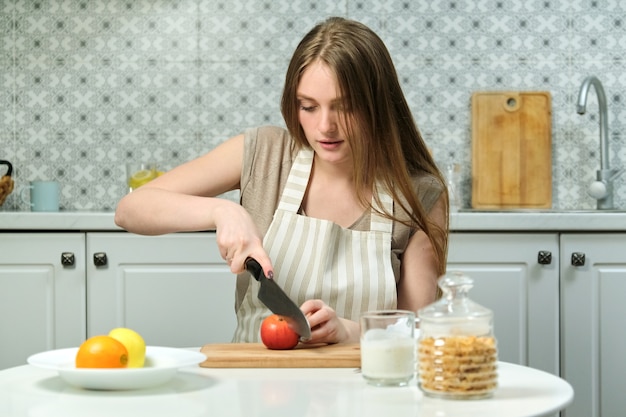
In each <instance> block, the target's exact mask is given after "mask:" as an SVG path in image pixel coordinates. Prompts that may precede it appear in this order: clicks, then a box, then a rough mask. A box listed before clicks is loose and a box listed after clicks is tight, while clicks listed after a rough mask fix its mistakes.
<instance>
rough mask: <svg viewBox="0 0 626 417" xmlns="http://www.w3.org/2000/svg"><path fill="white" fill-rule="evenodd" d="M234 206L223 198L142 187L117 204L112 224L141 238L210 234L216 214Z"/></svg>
mask: <svg viewBox="0 0 626 417" xmlns="http://www.w3.org/2000/svg"><path fill="white" fill-rule="evenodd" d="M233 205H237V204H236V203H234V202H232V201H230V200H226V199H222V198H213V197H201V196H193V195H186V194H180V193H174V192H170V191H167V190H163V189H159V188H154V187H147V186H144V187H142V188H140V189H137V190H135V191H133V192H132V193H130V194H128V195H126V196H125V197H124V198H122V199H121V200H120V202H119V204H118V207H117V210H116V212H115V224H117V225H118V226H120V227H122V228H124V229H125V230H128V231H129V232H133V233H137V234H143V235H159V234H165V233H174V232H191V231H202V230H213V229H215V226H216V212H223V211H225V210H228V209H229V207H231V206H233Z"/></svg>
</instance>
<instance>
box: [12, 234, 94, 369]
mask: <svg viewBox="0 0 626 417" xmlns="http://www.w3.org/2000/svg"><path fill="white" fill-rule="evenodd" d="M84 251H85V235H84V234H82V233H2V234H0V369H4V368H8V367H11V366H15V365H23V364H25V363H26V358H27V357H28V356H29V355H30V354H32V353H36V352H39V351H45V350H49V349H56V348H63V347H70V346H77V344H78V343H80V342H81V341H82V340H84V337H85V328H86V319H87V318H86V316H85V305H86V299H85V257H84V256H81V255H79V256H77V257H76V258H75V261H74V263H73V264H72V265H67V266H64V265H63V262H62V257H63V256H64V255H65V256H67V257H68V258H70V255H69V254H72V253H73V254H81V253H83V252H84Z"/></svg>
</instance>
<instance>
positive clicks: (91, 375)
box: [28, 346, 206, 390]
mask: <svg viewBox="0 0 626 417" xmlns="http://www.w3.org/2000/svg"><path fill="white" fill-rule="evenodd" d="M77 352H78V348H68V349H58V350H50V351H47V352H41V353H37V354H35V355H32V356H30V357H29V358H28V363H29V364H31V365H33V366H37V367H39V368H44V369H52V370H55V371H58V372H59V376H60V377H61V379H63V380H64V381H65V382H67V383H68V384H70V385H74V386H77V387H80V388H87V389H99V390H130V389H139V388H148V387H154V386H157V385H161V384H164V383H165V382H167V381H169V380H170V379H172V378H173V377H174V375H175V374H176V372H177V371H178V368H183V367H185V366H191V365H197V364H199V363H200V362H204V361H205V360H206V356H205V355H204V354H203V353H200V352H194V351H192V350H185V349H176V348H167V347H156V346H147V347H146V363H145V365H144V367H143V368H122V369H87V368H76V366H75V364H74V361H75V359H76V353H77Z"/></svg>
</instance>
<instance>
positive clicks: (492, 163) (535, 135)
mask: <svg viewBox="0 0 626 417" xmlns="http://www.w3.org/2000/svg"><path fill="white" fill-rule="evenodd" d="M551 119H552V106H551V98H550V93H549V92H544V91H536V92H520V91H491V92H476V93H474V94H473V95H472V207H473V208H481V209H506V208H550V207H551V206H552V123H551Z"/></svg>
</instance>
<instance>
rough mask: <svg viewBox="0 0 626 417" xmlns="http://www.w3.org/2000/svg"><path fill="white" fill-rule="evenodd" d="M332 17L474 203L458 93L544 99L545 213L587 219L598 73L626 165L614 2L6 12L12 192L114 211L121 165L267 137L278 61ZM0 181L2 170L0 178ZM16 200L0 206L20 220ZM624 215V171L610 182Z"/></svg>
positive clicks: (277, 2)
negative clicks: (246, 132) (347, 21)
mask: <svg viewBox="0 0 626 417" xmlns="http://www.w3.org/2000/svg"><path fill="white" fill-rule="evenodd" d="M330 15H341V16H346V17H350V18H354V19H356V20H360V21H362V22H364V23H366V24H368V25H369V26H370V27H372V29H374V30H375V31H377V32H378V33H379V34H380V35H381V37H382V38H383V40H384V41H385V42H386V44H387V45H388V47H389V49H390V51H391V54H392V56H393V58H394V60H395V62H396V66H397V69H398V72H399V73H400V76H401V81H402V84H403V86H404V89H405V93H406V95H407V98H408V100H409V103H410V105H411V108H412V109H413V112H414V115H415V118H416V120H417V123H418V125H419V127H420V129H421V131H422V133H423V135H424V136H425V138H426V140H427V142H428V144H429V146H430V147H431V149H432V151H433V153H434V155H435V157H436V158H437V160H438V161H441V162H450V161H457V162H460V163H461V164H462V176H463V178H464V182H463V185H464V186H463V200H464V204H465V205H466V206H469V203H470V192H471V191H470V185H471V184H470V182H471V181H470V175H471V126H470V95H471V93H472V92H473V91H479V90H483V91H484V90H525V91H529V90H540V91H549V92H550V93H551V95H552V105H553V111H552V121H553V162H554V164H553V165H554V168H553V189H554V191H553V206H554V207H556V208H561V209H576V208H593V207H595V201H594V200H593V199H591V198H590V197H587V196H586V192H585V190H586V188H587V186H588V184H589V183H591V182H592V181H593V179H594V178H595V171H596V169H598V168H599V160H600V158H599V140H598V136H599V134H598V132H599V128H598V120H597V114H598V112H597V108H598V107H597V103H596V100H595V94H592V96H591V101H590V103H589V106H588V112H587V114H585V115H584V116H580V115H578V114H577V113H576V106H575V101H576V97H577V93H578V89H579V86H580V84H581V83H582V81H583V79H584V78H585V77H586V76H587V75H592V74H594V75H596V76H598V78H600V80H601V81H602V83H603V84H604V88H605V90H606V93H607V97H608V107H609V130H610V151H611V164H612V165H613V166H614V167H619V166H623V167H626V146H624V145H625V143H624V142H625V136H624V134H623V133H622V130H623V129H624V126H626V109H625V105H626V104H625V101H626V98H625V99H623V98H622V96H623V95H624V91H626V71H625V69H626V58H625V57H626V4H624V2H619V1H612V2H610V1H609V2H607V1H596V0H593V1H591V0H589V1H587V0H546V1H539V0H534V1H526V0H500V1H498V0H451V1H439V0H430V1H425V0H403V1H400V0H380V1H374V0H338V1H327V0H306V1H303V0H271V1H270V0H265V1H264V0H247V1H246V0H228V1H226V0H224V1H218V0H178V1H176V0H132V1H131V0H89V1H88V0H0V36H1V39H0V85H1V89H0V103H1V107H0V159H7V160H9V161H11V162H12V163H13V165H14V167H15V171H14V179H15V180H16V183H17V189H18V190H19V189H20V187H23V186H24V185H25V184H27V183H28V181H30V180H38V179H39V180H41V179H55V180H58V181H59V182H60V183H61V185H62V187H61V189H62V192H61V194H62V195H61V206H62V208H63V209H64V210H111V209H113V208H114V207H115V205H116V203H117V201H118V199H119V198H120V197H121V196H122V195H123V194H124V193H125V192H126V190H127V187H126V185H125V180H124V178H125V170H124V165H125V162H126V161H130V160H139V159H141V160H146V159H151V160H154V161H157V162H158V163H159V165H160V166H161V167H162V168H165V169H168V168H171V167H173V166H175V165H177V164H179V163H181V162H183V161H186V160H188V159H191V158H193V157H195V156H197V155H200V154H201V153H203V152H205V151H207V150H209V149H211V148H212V147H214V146H215V145H216V144H218V143H219V142H220V141H222V140H224V139H225V138H227V137H229V136H233V135H235V134H238V133H240V132H241V131H242V130H243V129H244V128H246V127H249V126H256V125H260V124H279V125H282V124H283V122H282V119H281V116H280V111H279V101H280V95H281V89H282V83H283V76H284V72H285V70H286V66H287V63H288V60H289V57H290V55H291V53H292V51H293V49H294V48H295V46H296V44H297V42H298V41H299V40H300V38H301V36H302V35H303V34H304V33H305V32H307V31H308V30H309V29H310V28H311V27H312V26H313V25H314V24H315V23H316V22H318V21H320V20H322V19H323V18H325V17H327V16H330ZM1 174H3V173H0V175H1ZM17 194H18V192H17V191H16V192H14V193H13V194H12V195H11V196H10V197H9V199H8V200H7V201H6V202H5V204H4V206H3V207H2V208H1V209H2V210H26V209H27V205H26V204H25V203H23V202H21V201H20V200H19V198H17V197H18V195H17ZM615 204H616V206H618V207H621V208H626V175H624V176H622V177H621V178H620V179H618V180H617V181H616V183H615Z"/></svg>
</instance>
